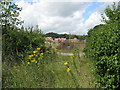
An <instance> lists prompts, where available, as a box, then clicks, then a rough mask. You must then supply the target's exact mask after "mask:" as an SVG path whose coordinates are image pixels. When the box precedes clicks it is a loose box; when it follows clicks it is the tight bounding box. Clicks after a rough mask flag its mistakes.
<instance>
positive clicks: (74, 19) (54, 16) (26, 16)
mask: <svg viewBox="0 0 120 90" xmlns="http://www.w3.org/2000/svg"><path fill="white" fill-rule="evenodd" d="M33 1H34V2H33ZM13 2H14V3H16V4H17V5H18V6H19V7H22V11H21V12H20V17H21V19H22V20H24V24H23V25H24V26H25V27H28V26H36V25H38V26H39V28H41V29H42V31H43V32H44V33H47V32H56V33H71V34H81V35H83V34H87V32H88V30H89V29H90V28H93V27H94V26H95V25H98V24H102V23H103V22H101V20H100V19H101V14H103V13H101V11H104V9H105V8H106V6H107V5H109V4H110V3H107V2H45V0H14V1H13Z"/></svg>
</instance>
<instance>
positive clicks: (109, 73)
mask: <svg viewBox="0 0 120 90" xmlns="http://www.w3.org/2000/svg"><path fill="white" fill-rule="evenodd" d="M113 13H114V14H113ZM117 14H118V9H115V8H114V9H113V10H112V9H110V8H107V9H106V15H107V16H108V17H109V19H110V20H108V21H106V24H104V25H98V26H95V27H94V28H93V29H91V30H90V31H89V32H88V42H87V46H86V48H85V50H84V51H85V52H86V55H87V56H88V57H90V58H92V59H93V60H95V61H96V69H97V73H98V75H99V76H98V77H99V79H98V86H99V87H104V88H108V89H114V88H119V83H120V79H119V77H120V75H119V73H120V71H119V70H120V57H119V53H120V31H119V28H118V23H117V22H118V19H117V18H118V16H117ZM113 18H116V19H114V20H113Z"/></svg>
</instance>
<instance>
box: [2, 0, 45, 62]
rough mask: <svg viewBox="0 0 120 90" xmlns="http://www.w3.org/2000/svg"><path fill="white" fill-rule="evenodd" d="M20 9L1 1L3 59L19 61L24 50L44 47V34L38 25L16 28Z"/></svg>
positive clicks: (19, 22)
mask: <svg viewBox="0 0 120 90" xmlns="http://www.w3.org/2000/svg"><path fill="white" fill-rule="evenodd" d="M19 11H21V9H20V8H19V7H18V6H17V5H15V4H13V3H11V2H2V15H1V17H0V18H1V25H2V35H3V36H2V39H3V44H2V47H3V49H2V50H3V61H6V60H7V61H8V62H10V63H13V61H17V62H19V61H20V60H22V59H23V57H24V56H25V55H24V54H25V52H27V51H29V50H32V49H35V48H37V47H42V48H44V40H45V39H44V36H43V34H42V32H41V30H39V29H38V27H36V28H33V27H29V28H24V27H21V28H18V27H17V25H19V24H21V23H22V22H21V21H20V20H19V19H18V15H19Z"/></svg>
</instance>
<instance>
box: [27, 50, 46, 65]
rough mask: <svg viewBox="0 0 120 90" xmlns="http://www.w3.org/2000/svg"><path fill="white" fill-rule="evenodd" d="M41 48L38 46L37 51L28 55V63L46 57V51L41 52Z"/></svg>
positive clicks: (36, 61)
mask: <svg viewBox="0 0 120 90" xmlns="http://www.w3.org/2000/svg"><path fill="white" fill-rule="evenodd" d="M40 49H41V48H36V50H35V51H32V53H33V54H31V55H28V60H29V61H28V62H27V64H31V63H38V62H39V60H41V59H42V58H43V57H44V53H40V51H39V50H40Z"/></svg>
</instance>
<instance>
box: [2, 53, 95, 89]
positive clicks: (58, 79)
mask: <svg viewBox="0 0 120 90" xmlns="http://www.w3.org/2000/svg"><path fill="white" fill-rule="evenodd" d="M44 60H46V61H45V62H44V64H40V65H27V64H26V63H24V62H23V63H22V64H20V65H15V66H10V65H9V64H8V63H3V87H4V88H23V87H24V88H76V87H79V88H94V87H95V74H94V72H95V71H94V64H93V62H92V61H91V60H89V59H87V58H85V57H84V56H82V57H81V58H80V59H79V58H77V57H76V58H75V59H73V58H72V57H71V56H62V55H56V56H54V55H52V56H47V57H46V58H45V59H44ZM65 62H69V67H70V69H71V72H67V71H66V66H65V65H64V63H65ZM74 62H75V63H76V67H77V68H75V66H74Z"/></svg>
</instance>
